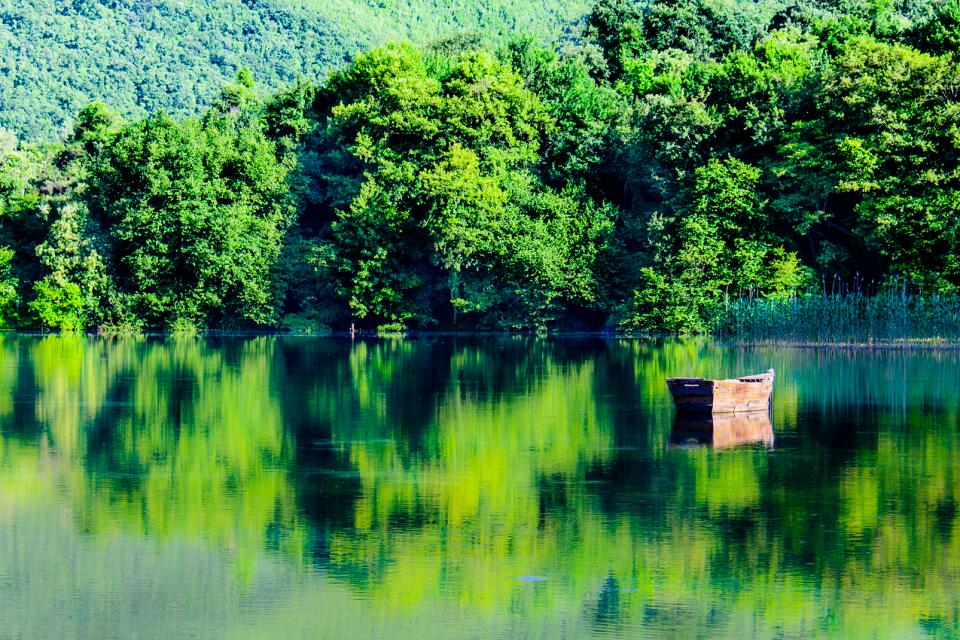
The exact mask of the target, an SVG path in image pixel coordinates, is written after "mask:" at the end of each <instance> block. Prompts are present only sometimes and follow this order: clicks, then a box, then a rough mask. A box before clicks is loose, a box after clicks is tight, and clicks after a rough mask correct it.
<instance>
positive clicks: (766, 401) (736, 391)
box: [667, 369, 774, 413]
mask: <svg viewBox="0 0 960 640" xmlns="http://www.w3.org/2000/svg"><path fill="white" fill-rule="evenodd" d="M773 378H774V374H773V369H770V370H769V371H767V372H766V373H761V374H758V375H755V376H744V377H742V378H736V379H735V380H705V379H704V378H667V385H668V386H669V387H670V393H671V394H672V395H673V402H674V404H676V405H677V411H678V412H683V413H740V412H747V411H766V410H768V409H769V408H770V394H771V393H772V392H773Z"/></svg>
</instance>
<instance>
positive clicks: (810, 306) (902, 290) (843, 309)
mask: <svg viewBox="0 0 960 640" xmlns="http://www.w3.org/2000/svg"><path fill="white" fill-rule="evenodd" d="M713 325H714V327H713V332H714V334H716V335H723V336H729V337H735V338H738V339H743V340H756V341H788V342H804V343H818V344H821V343H822V344H864V343H904V342H906V343H911V342H928V341H929V342H950V343H957V344H960V296H958V295H956V294H925V293H923V291H922V289H919V288H916V289H913V288H912V287H911V286H910V284H909V283H908V282H907V281H906V280H905V279H898V280H893V281H891V282H889V283H887V284H885V285H884V286H882V287H879V288H878V289H877V290H876V291H874V292H866V291H863V290H862V288H861V287H860V286H854V287H850V288H848V287H836V288H835V290H834V291H827V290H826V287H824V290H823V291H821V292H820V293H816V294H806V295H802V296H796V297H792V298H782V299H775V298H753V299H749V298H740V299H734V300H729V301H727V303H726V304H724V305H723V307H722V308H720V309H718V312H717V315H716V318H715V320H714V322H713Z"/></svg>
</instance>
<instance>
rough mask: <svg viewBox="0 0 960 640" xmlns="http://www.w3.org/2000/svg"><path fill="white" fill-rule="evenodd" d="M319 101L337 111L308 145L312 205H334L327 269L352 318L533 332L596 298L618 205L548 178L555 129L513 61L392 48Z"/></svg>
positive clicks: (333, 83) (342, 77) (325, 116)
mask: <svg viewBox="0 0 960 640" xmlns="http://www.w3.org/2000/svg"><path fill="white" fill-rule="evenodd" d="M336 101H342V102H340V103H339V104H337V103H336ZM320 102H321V103H324V102H326V103H327V104H332V105H334V106H332V108H331V109H330V111H329V113H321V115H320V117H321V122H322V125H321V130H322V134H321V135H320V136H319V137H318V139H317V140H316V141H315V142H314V141H311V142H308V145H307V146H308V147H309V146H311V145H312V144H316V145H317V146H318V147H319V148H320V149H321V150H322V152H323V153H325V154H326V157H327V158H328V162H325V163H323V164H322V165H321V166H322V167H323V169H324V173H323V174H322V175H321V176H318V178H317V179H316V186H315V187H314V188H315V189H316V190H317V191H318V195H317V196H315V197H316V198H317V199H318V200H320V201H323V202H326V203H328V206H329V207H331V208H332V209H333V210H334V211H335V218H334V220H333V223H332V226H331V234H330V240H329V243H330V244H329V246H330V252H331V253H330V257H329V269H330V270H331V272H332V274H333V277H334V278H335V279H336V281H337V282H338V292H339V293H340V295H342V296H343V297H344V298H345V299H347V300H348V302H349V307H350V310H351V313H352V314H354V315H355V316H356V317H357V318H358V319H361V320H365V319H368V318H369V319H374V320H375V321H376V320H379V321H382V322H416V323H418V324H421V325H424V324H430V323H432V322H435V321H436V319H437V318H438V317H439V318H443V319H445V318H448V317H449V318H451V319H450V322H452V323H454V324H456V323H458V322H460V321H462V320H464V319H466V320H467V321H468V322H470V318H471V314H478V313H484V314H486V316H487V317H488V318H489V319H490V321H491V322H493V323H495V324H494V326H496V325H501V326H517V327H527V326H531V325H533V326H537V325H540V324H543V323H545V322H546V321H549V320H551V319H553V316H554V314H556V312H557V311H558V310H560V309H561V308H562V306H565V305H566V306H569V305H571V304H580V305H590V304H592V303H594V302H595V301H596V287H595V284H594V282H593V269H594V262H595V260H596V255H597V248H598V247H599V246H601V245H602V242H603V237H604V235H605V234H606V232H607V231H608V229H609V227H610V224H611V217H612V216H611V212H610V211H608V210H607V209H605V208H601V207H596V206H594V205H593V203H592V202H591V201H590V200H589V199H587V198H585V197H584V195H583V194H582V191H580V190H579V189H576V188H572V187H571V188H565V189H553V188H551V187H549V186H547V185H546V184H544V183H543V181H542V178H541V177H540V175H539V165H540V163H541V161H542V160H543V157H542V150H543V148H544V147H545V145H546V143H547V139H548V136H549V132H551V131H552V130H554V129H555V127H556V123H555V120H554V119H553V118H552V117H551V114H550V112H549V110H548V109H547V108H546V107H545V106H544V105H543V103H542V102H541V101H540V100H539V99H538V97H537V96H536V94H534V93H533V92H531V91H530V90H529V89H527V88H526V87H525V86H524V83H523V80H522V78H521V77H520V76H518V75H517V74H516V73H515V72H514V71H513V70H512V69H511V68H510V67H509V66H507V65H506V64H504V63H503V62H501V61H499V60H497V59H496V58H494V57H492V56H489V55H487V54H483V53H469V54H464V55H459V56H455V57H453V58H447V59H444V58H440V59H433V58H431V57H430V56H427V55H424V54H423V53H421V52H419V51H417V50H415V49H413V48H411V47H406V46H404V47H389V48H386V49H381V50H377V51H375V52H373V53H371V54H369V55H366V56H363V57H361V58H360V59H358V61H357V62H356V64H354V65H352V66H351V67H349V68H348V69H346V70H344V71H343V72H341V73H338V74H336V75H334V76H333V78H332V79H331V80H330V82H329V83H328V84H327V86H326V87H324V89H323V92H322V93H321V96H320ZM342 154H347V158H348V159H344V161H342V162H340V163H338V164H339V166H338V165H337V164H334V163H333V162H330V161H329V160H330V159H332V158H333V157H339V156H340V155H342ZM367 321H368V322H369V320H367ZM475 322H476V320H473V323H475Z"/></svg>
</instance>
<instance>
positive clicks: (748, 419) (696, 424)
mask: <svg viewBox="0 0 960 640" xmlns="http://www.w3.org/2000/svg"><path fill="white" fill-rule="evenodd" d="M670 444H672V445H674V446H691V445H709V446H712V447H713V448H714V449H727V448H730V447H739V446H742V445H748V444H763V445H764V446H766V447H767V448H768V449H772V448H773V423H772V422H771V421H770V414H769V413H768V412H766V411H750V412H747V413H713V414H709V413H708V414H678V415H677V417H676V418H675V420H674V422H673V431H672V432H671V433H670Z"/></svg>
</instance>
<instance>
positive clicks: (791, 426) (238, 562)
mask: <svg viewBox="0 0 960 640" xmlns="http://www.w3.org/2000/svg"><path fill="white" fill-rule="evenodd" d="M770 367H774V368H775V369H776V370H777V376H778V378H777V382H776V386H775V391H774V400H773V410H772V414H771V420H770V421H769V423H764V421H763V420H760V424H758V425H753V426H751V427H750V428H751V429H753V430H754V431H756V437H740V436H738V437H735V438H733V439H732V440H731V439H730V438H727V439H722V438H716V437H715V438H716V440H715V441H714V440H711V439H710V438H702V437H700V436H699V435H698V434H696V433H694V432H692V431H691V429H690V428H689V425H685V424H682V423H681V424H678V425H675V424H674V411H673V407H672V402H671V399H670V396H669V393H668V391H667V388H666V385H665V383H664V378H666V377H668V376H672V375H683V376H690V375H703V376H708V377H722V376H732V375H743V374H747V373H755V372H758V371H763V370H766V369H767V368H770ZM754 427H755V429H754ZM768 430H769V431H768ZM748 431H749V430H748ZM750 433H753V431H750ZM749 435H750V434H749V433H748V436H749ZM738 438H739V439H738ZM958 502H960V353H958V352H956V351H918V350H914V351H890V350H888V351H878V350H843V351H838V350H813V349H793V348H773V347H762V348H761V347H757V348H742V347H734V346H724V345H721V344H718V343H717V342H716V341H712V340H709V339H705V340H688V341H639V340H637V341H635V340H613V339H611V340H601V339H573V338H570V339H534V338H500V339H494V338H490V339H479V338H478V339H468V338H460V337H456V338H454V337H430V338H420V339H412V340H357V341H355V342H351V341H350V340H348V339H338V338H273V337H254V338H230V339H227V338H208V339H174V338H170V339H162V338H138V339H119V340H109V339H98V338H88V337H43V338H39V337H17V336H6V337H3V338H2V339H0V621H2V622H0V639H4V640H6V639H20V638H31V639H32V638H98V639H100V638H544V639H546V638H581V637H604V638H635V637H653V638H657V637H697V636H700V637H711V638H716V637H720V638H724V637H732V638H737V639H742V638H751V637H797V638H805V637H810V636H834V637H851V636H872V637H891V638H904V637H918V636H931V637H957V636H958V631H957V630H958V628H960V520H958V517H957V516H958Z"/></svg>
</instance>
